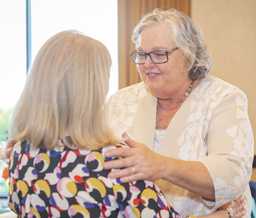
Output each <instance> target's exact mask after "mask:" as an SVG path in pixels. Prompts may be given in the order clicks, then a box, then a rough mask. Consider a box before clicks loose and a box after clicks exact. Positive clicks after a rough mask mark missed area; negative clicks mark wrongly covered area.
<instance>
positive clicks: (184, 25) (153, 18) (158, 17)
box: [132, 8, 212, 80]
mask: <svg viewBox="0 0 256 218" xmlns="http://www.w3.org/2000/svg"><path fill="white" fill-rule="evenodd" d="M161 23H166V24H167V25H168V27H169V30H170V32H171V33H172V38H171V39H170V40H171V41H173V42H174V43H175V44H176V46H177V47H178V48H180V49H181V50H182V51H183V53H184V55H185V56H186V57H187V60H188V63H189V66H188V71H189V78H190V79H191V80H197V79H201V78H203V77H205V76H206V75H207V73H208V72H209V71H210V68H211V65H212V63H211V59H210V56H209V54H208V51H207V48H206V45H205V43H204V40H203V37H202V34H201V32H200V31H199V29H198V28H197V27H196V26H195V25H194V24H193V22H192V20H191V18H190V17H188V16H187V15H185V14H183V13H181V12H180V11H178V10H176V9H173V8H171V9H169V10H161V9H158V8H156V9H154V10H153V11H152V12H151V13H148V14H146V15H145V16H143V17H142V18H141V20H140V21H139V23H138V24H137V25H136V27H135V28H134V30H133V35H132V41H133V42H134V43H135V44H136V45H137V43H138V39H139V36H140V34H141V33H142V32H143V31H144V30H145V29H146V28H148V27H151V26H153V25H157V24H161ZM156 34H161V33H156Z"/></svg>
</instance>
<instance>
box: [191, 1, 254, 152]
mask: <svg viewBox="0 0 256 218" xmlns="http://www.w3.org/2000/svg"><path fill="white" fill-rule="evenodd" d="M191 1H192V9H191V16H192V19H193V20H194V22H195V23H196V24H197V26H198V27H199V28H200V29H201V30H202V32H203V35H204V37H205V40H206V43H207V46H208V48H209V51H210V54H211V56H212V58H213V68H212V72H211V73H212V74H214V75H217V76H219V77H220V78H222V79H224V80H226V81H228V82H230V83H233V84H235V85H237V86H238V87H240V88H241V89H242V90H243V91H244V92H245V93H246V94H247V96H248V98H249V114H250V118H251V121H252V125H253V128H254V138H255V139H256V0H191ZM255 153H256V146H255Z"/></svg>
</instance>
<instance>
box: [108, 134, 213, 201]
mask: <svg viewBox="0 0 256 218" xmlns="http://www.w3.org/2000/svg"><path fill="white" fill-rule="evenodd" d="M125 142H126V144H127V145H129V147H124V148H118V149H113V150H111V151H109V152H107V153H106V155H107V156H119V157H123V158H120V159H118V160H114V161H110V162H107V163H105V168H107V169H111V168H116V169H121V168H122V169H121V170H115V171H113V172H112V173H111V174H110V176H111V177H113V178H121V179H122V180H123V181H124V182H127V181H135V180H139V179H146V180H151V181H154V180H157V179H165V180H168V181H170V182H172V183H173V184H175V185H178V186H180V187H183V188H185V189H187V190H189V191H192V192H194V193H197V194H198V195H200V196H202V197H204V198H205V199H208V200H214V187H213V184H212V181H211V178H210V175H209V173H208V171H207V169H206V168H205V167H204V165H203V164H202V163H200V162H198V161H182V160H176V159H173V158H169V157H165V156H162V155H159V154H157V153H155V152H153V151H151V150H150V149H149V148H148V147H147V146H145V145H143V144H140V143H137V142H135V141H133V140H132V139H130V138H127V139H126V140H125ZM195 172H196V176H195Z"/></svg>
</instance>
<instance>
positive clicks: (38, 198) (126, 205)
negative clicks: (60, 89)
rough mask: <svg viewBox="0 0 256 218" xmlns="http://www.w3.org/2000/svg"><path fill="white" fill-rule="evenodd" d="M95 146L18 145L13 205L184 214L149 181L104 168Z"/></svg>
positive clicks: (58, 212)
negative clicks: (120, 176) (119, 175)
mask: <svg viewBox="0 0 256 218" xmlns="http://www.w3.org/2000/svg"><path fill="white" fill-rule="evenodd" d="M113 147H114V146H108V147H104V148H101V149H97V150H91V151H90V150H85V149H77V148H75V149H72V148H70V147H67V146H65V145H64V144H63V143H62V146H57V147H56V148H54V149H52V150H48V149H46V148H45V147H40V148H33V147H32V146H30V144H29V143H27V142H26V141H23V142H19V143H17V144H16V145H15V146H14V149H13V153H12V157H11V161H10V196H9V207H10V208H11V209H12V210H13V211H14V212H15V213H17V214H19V216H21V217H36V218H39V217H43V218H45V217H77V218H78V217H92V218H97V217H113V218H114V217H118V218H119V217H120V218H121V217H127V218H128V217H145V218H150V217H152V218H153V217H154V218H157V217H159V218H160V217H161V218H165V217H180V216H179V215H178V214H177V213H176V212H175V211H174V210H173V209H172V208H171V207H170V206H169V204H168V203H167V201H166V199H165V197H164V196H163V194H162V193H161V191H160V190H159V188H158V187H157V186H156V185H155V184H154V183H152V182H149V181H137V182H132V183H122V182H121V181H119V180H116V179H110V178H108V173H109V172H110V170H105V169H103V163H104V161H105V160H107V158H106V157H105V156H104V153H105V152H106V150H108V149H111V148H113Z"/></svg>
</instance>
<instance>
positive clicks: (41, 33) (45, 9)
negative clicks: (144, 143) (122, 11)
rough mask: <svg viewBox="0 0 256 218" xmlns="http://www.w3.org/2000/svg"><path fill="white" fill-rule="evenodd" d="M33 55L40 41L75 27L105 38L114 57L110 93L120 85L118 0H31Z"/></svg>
mask: <svg viewBox="0 0 256 218" xmlns="http://www.w3.org/2000/svg"><path fill="white" fill-rule="evenodd" d="M31 21H32V22H31V35H32V37H31V38H32V40H31V44H32V59H33V58H34V56H35V54H36V53H37V51H38V49H39V48H40V47H41V45H42V44H43V43H44V42H45V41H46V40H47V39H48V38H49V37H51V36H52V35H54V34H55V33H57V32H60V31H62V30H68V29H75V30H78V31H80V32H83V33H84V34H86V35H88V36H91V37H94V38H96V39H98V40H100V41H101V42H103V43H104V44H105V45H106V47H107V48H108V50H109V51H110V54H111V57H112V71H111V76H110V86H109V87H110V90H109V94H113V93H114V92H115V91H117V89H118V70H117V69H118V66H117V61H118V60H117V45H118V40H117V24H118V22H117V0H108V1H103V0H93V1H85V0H76V1H72V0H54V1H52V0H37V1H31Z"/></svg>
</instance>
